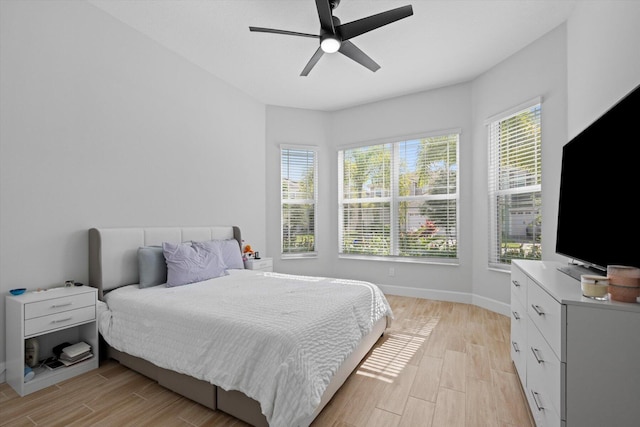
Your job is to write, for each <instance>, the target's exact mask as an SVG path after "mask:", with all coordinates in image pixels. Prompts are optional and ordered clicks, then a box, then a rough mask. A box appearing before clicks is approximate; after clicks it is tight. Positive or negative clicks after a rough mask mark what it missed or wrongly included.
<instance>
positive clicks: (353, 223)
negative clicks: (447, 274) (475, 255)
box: [338, 131, 459, 262]
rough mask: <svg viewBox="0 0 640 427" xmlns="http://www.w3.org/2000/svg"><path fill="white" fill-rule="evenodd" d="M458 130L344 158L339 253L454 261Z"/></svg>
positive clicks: (358, 150)
mask: <svg viewBox="0 0 640 427" xmlns="http://www.w3.org/2000/svg"><path fill="white" fill-rule="evenodd" d="M458 141H459V131H450V132H448V133H444V134H438V135H435V136H428V137H421V138H415V139H411V140H406V141H397V142H389V143H384V144H376V145H367V146H361V147H356V148H347V149H343V150H340V151H339V152H338V168H339V189H338V191H339V202H338V203H339V218H338V222H339V227H338V229H339V253H340V254H341V255H343V256H353V257H360V256H362V257H390V258H391V257H394V258H396V259H397V258H403V259H405V260H407V261H418V260H424V261H428V260H433V261H443V260H444V261H445V262H455V261H456V260H457V256H458V252H457V248H458Z"/></svg>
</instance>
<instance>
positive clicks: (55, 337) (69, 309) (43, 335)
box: [6, 286, 99, 396]
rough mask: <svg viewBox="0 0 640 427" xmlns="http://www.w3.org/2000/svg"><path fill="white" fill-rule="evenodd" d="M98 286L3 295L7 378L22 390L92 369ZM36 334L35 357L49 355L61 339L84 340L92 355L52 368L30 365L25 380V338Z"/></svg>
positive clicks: (95, 352) (95, 354)
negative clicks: (29, 373) (27, 378)
mask: <svg viewBox="0 0 640 427" xmlns="http://www.w3.org/2000/svg"><path fill="white" fill-rule="evenodd" d="M96 300H97V289H95V288H90V287H87V286H80V287H71V288H55V289H50V290H47V291H40V292H28V293H26V294H23V295H18V296H7V297H6V340H7V350H6V359H7V360H6V363H7V383H8V384H9V385H10V386H11V387H12V388H13V389H14V390H15V391H16V393H18V394H19V395H20V396H25V395H27V394H29V393H33V392H35V391H38V390H41V389H43V388H45V387H48V386H50V385H53V384H56V383H58V382H60V381H64V380H66V379H69V378H72V377H74V376H76V375H79V374H82V373H85V372H88V371H90V370H92V369H96V368H97V367H98V364H99V360H98V359H99V357H98V356H99V348H98V324H97V318H96ZM30 338H36V339H37V340H38V347H39V354H38V359H39V360H44V359H46V358H48V357H50V356H52V355H53V348H54V347H55V346H57V345H59V344H61V343H65V342H68V343H70V344H75V343H77V342H80V341H84V342H86V343H87V344H89V345H90V346H91V351H92V353H93V357H91V358H90V359H87V360H84V361H82V362H78V363H76V364H74V365H71V366H66V367H62V368H59V369H56V370H50V369H49V368H47V367H45V366H39V367H34V368H32V369H33V371H34V372H35V377H34V378H33V379H31V380H30V381H28V382H24V367H25V340H27V339H30Z"/></svg>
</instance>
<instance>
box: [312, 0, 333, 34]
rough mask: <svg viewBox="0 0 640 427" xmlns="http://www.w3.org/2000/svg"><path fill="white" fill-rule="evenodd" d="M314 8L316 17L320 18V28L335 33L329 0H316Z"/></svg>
mask: <svg viewBox="0 0 640 427" xmlns="http://www.w3.org/2000/svg"><path fill="white" fill-rule="evenodd" d="M316 8H317V9H318V18H320V28H322V29H323V30H325V31H328V32H330V33H331V34H335V33H336V31H335V29H334V28H333V14H332V13H331V6H330V5H329V0H316Z"/></svg>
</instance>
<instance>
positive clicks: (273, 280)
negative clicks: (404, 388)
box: [89, 226, 392, 427]
mask: <svg viewBox="0 0 640 427" xmlns="http://www.w3.org/2000/svg"><path fill="white" fill-rule="evenodd" d="M184 242H194V243H193V245H198V244H199V243H198V242H205V243H206V242H214V243H220V242H224V243H227V244H229V243H231V242H233V245H232V246H233V248H232V249H234V250H237V251H238V252H239V249H240V248H241V247H242V244H241V242H242V239H241V233H240V230H239V228H238V227H234V226H214V227H149V228H92V229H90V230H89V282H90V285H91V286H94V287H96V288H98V295H99V299H100V301H101V303H100V309H99V316H98V324H99V330H100V333H101V337H102V339H103V342H102V344H103V347H104V348H103V349H101V353H104V354H106V357H111V358H114V359H116V360H118V361H119V362H120V363H121V364H123V365H125V366H128V367H130V368H131V369H134V370H136V371H138V372H140V373H142V374H144V375H146V376H148V377H150V378H152V379H154V380H155V381H157V382H158V383H159V384H161V385H162V386H164V387H166V388H169V389H171V390H173V391H176V392H177V393H179V394H181V395H184V396H186V397H187V398H190V399H192V400H194V401H196V402H198V403H200V404H202V405H204V406H206V407H209V408H211V409H217V410H221V411H223V412H226V413H228V414H230V415H232V416H234V417H236V418H239V419H241V420H243V421H245V422H247V423H249V424H252V425H254V426H267V425H271V426H275V427H277V426H296V425H300V426H307V425H310V424H311V422H312V421H313V420H314V419H315V417H316V416H317V415H318V414H319V413H320V411H321V410H322V409H323V408H324V406H325V405H326V404H327V403H328V402H329V400H330V399H331V397H332V396H333V395H334V394H335V392H336V391H337V390H338V389H339V388H340V386H341V385H342V384H343V383H344V381H345V380H346V379H347V377H348V376H349V375H350V374H351V372H352V371H353V370H354V369H355V368H356V367H357V366H358V364H359V363H360V361H361V360H362V359H363V358H364V356H365V355H366V354H367V353H368V352H369V350H370V349H371V348H372V347H373V345H374V344H375V343H376V342H377V340H378V339H379V338H380V336H381V335H382V334H383V333H384V330H385V329H386V327H387V326H388V324H389V322H390V319H391V318H392V313H391V309H390V307H389V304H388V303H387V301H386V299H385V298H384V295H383V294H382V292H381V291H380V290H379V289H378V288H377V287H376V286H375V285H373V284H371V283H367V282H361V281H352V280H341V279H333V278H327V277H310V276H294V275H286V274H278V273H269V272H257V271H250V270H244V269H242V268H241V267H239V268H238V267H237V266H236V268H229V269H226V270H225V272H224V274H222V275H221V276H220V277H216V278H212V279H206V280H200V281H197V282H195V283H190V284H188V285H184V286H173V287H170V286H166V285H164V284H160V285H157V286H156V285H153V286H145V287H143V286H142V282H141V278H142V276H143V274H141V273H144V276H145V277H146V276H147V273H146V270H145V271H144V272H143V271H139V270H140V269H142V270H144V269H145V268H146V267H145V266H143V265H142V264H139V262H140V259H139V256H140V255H139V253H138V251H139V248H142V247H143V248H150V247H158V246H162V245H163V244H165V249H166V247H169V246H170V245H175V246H180V244H181V243H184ZM187 244H190V243H187ZM235 244H237V248H235ZM181 246H184V245H181ZM234 256H235V255H234ZM168 262H169V261H168ZM227 265H230V262H227ZM139 266H140V267H139ZM171 280H172V279H171V278H169V279H168V281H171ZM103 350H105V351H103Z"/></svg>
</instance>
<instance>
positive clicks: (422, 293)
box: [378, 285, 510, 316]
mask: <svg viewBox="0 0 640 427" xmlns="http://www.w3.org/2000/svg"><path fill="white" fill-rule="evenodd" d="M378 287H379V288H380V289H381V290H382V292H384V293H385V294H389V295H398V296H402V297H414V298H424V299H433V300H437V301H450V302H460V303H464V304H473V305H477V306H478V307H482V308H486V309H487V310H490V311H493V312H495V313H499V314H503V315H505V316H509V313H510V309H509V307H510V306H509V304H505V303H503V302H500V301H496V300H494V299H491V298H486V297H482V296H479V295H474V294H470V293H467V292H453V291H441V290H436V289H420V288H408V287H406V286H393V285H378Z"/></svg>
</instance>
